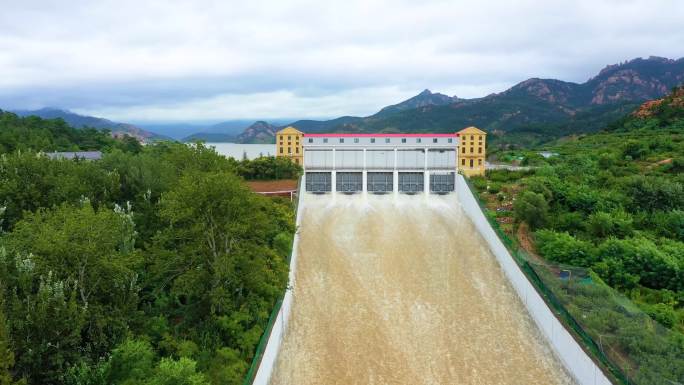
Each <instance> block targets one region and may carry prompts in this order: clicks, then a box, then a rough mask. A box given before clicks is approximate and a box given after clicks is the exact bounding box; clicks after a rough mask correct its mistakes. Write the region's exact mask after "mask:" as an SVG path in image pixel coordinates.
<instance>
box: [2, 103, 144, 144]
mask: <svg viewBox="0 0 684 385" xmlns="http://www.w3.org/2000/svg"><path fill="white" fill-rule="evenodd" d="M135 143H137V140H135V139H134V138H132V137H128V138H123V139H122V140H115V139H113V138H112V136H111V135H110V133H109V131H106V130H100V129H96V128H81V129H78V128H73V127H71V126H69V125H68V124H67V123H66V122H65V121H64V120H62V119H42V118H39V117H37V116H27V117H19V116H18V115H16V114H13V113H11V112H4V111H2V110H0V153H7V152H13V151H16V150H20V151H26V150H34V151H37V150H41V151H79V150H83V151H87V150H102V149H105V148H112V147H120V146H121V145H122V144H125V145H128V146H130V145H135ZM138 147H140V146H139V145H138Z"/></svg>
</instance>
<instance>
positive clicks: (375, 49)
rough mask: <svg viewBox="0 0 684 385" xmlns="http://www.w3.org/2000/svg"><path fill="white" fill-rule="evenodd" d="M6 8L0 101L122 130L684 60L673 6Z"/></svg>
mask: <svg viewBox="0 0 684 385" xmlns="http://www.w3.org/2000/svg"><path fill="white" fill-rule="evenodd" d="M0 2H1V12H0V108H2V109H35V108H41V107H46V106H52V107H61V108H66V109H71V110H74V111H77V112H79V113H84V114H90V115H95V116H103V117H107V118H110V119H114V120H119V121H127V122H174V121H185V122H187V121H211V120H215V121H218V120H228V119H254V118H264V119H274V118H304V117H309V118H323V117H335V116H340V115H368V114H372V113H374V112H376V111H377V110H378V109H380V108H381V107H382V106H385V105H388V104H393V103H396V102H398V101H400V100H402V99H405V98H407V97H410V96H413V95H414V94H416V93H418V92H420V91H422V90H423V89H425V88H429V89H431V90H432V91H439V92H442V93H446V94H449V95H458V96H460V97H479V96H484V95H487V94H489V93H492V92H500V91H502V90H505V89H506V88H508V87H510V86H512V85H514V84H515V83H518V82H519V81H522V80H524V79H526V78H529V77H548V78H557V79H562V80H567V81H575V82H584V81H586V80H587V78H589V77H590V76H592V75H594V74H596V73H597V72H598V71H599V70H600V69H601V68H603V67H604V66H605V65H607V64H611V63H617V62H620V61H624V60H627V59H631V58H635V57H646V56H649V55H657V56H665V57H670V58H679V57H682V56H684V24H683V23H684V22H683V21H684V1H680V0H615V1H613V0H576V1H560V0H559V1H548V0H521V1H513V0H511V1H504V0H501V1H459V0H444V1H432V0H420V1H417V0H407V1H403V0H391V1H390V0H380V1H373V0H342V1H321V0H311V1H309V0H273V1H261V0H249V1H245V0H240V1H227V0H217V1H208V0H207V1H200V0H187V1H175V0H157V1H142V0H130V1H129V0H97V1H93V0H22V1H13V0H0Z"/></svg>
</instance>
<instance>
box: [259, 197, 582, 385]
mask: <svg viewBox="0 0 684 385" xmlns="http://www.w3.org/2000/svg"><path fill="white" fill-rule="evenodd" d="M300 202H301V203H300V204H301V207H300V218H299V219H300V228H299V242H298V244H297V245H296V249H297V250H296V252H297V253H298V262H297V266H296V270H295V272H294V274H295V277H296V279H295V280H294V284H293V285H292V288H291V290H292V298H293V300H292V307H291V314H289V320H288V321H287V323H286V326H284V327H283V332H282V343H281V344H280V346H279V349H278V353H277V356H276V358H275V363H274V367H273V372H272V373H271V375H270V380H269V383H270V384H272V385H307V384H311V385H313V384H316V385H325V384H331V385H332V384H340V385H353V384H359V385H362V384H364V385H365V384H372V385H390V384H393V385H394V384H396V385H399V384H407V385H414V384H431V385H432V384H464V385H467V384H473V385H474V384H478V385H494V384H511V385H523V384H545V385H546V384H573V383H574V381H573V379H572V377H571V376H570V375H569V374H568V373H567V372H566V370H565V369H564V366H563V364H562V363H561V361H560V360H559V359H558V358H557V357H556V355H555V354H554V353H553V350H552V348H551V347H550V346H549V345H548V344H547V342H546V339H545V338H544V337H543V336H542V334H541V332H540V330H539V329H538V327H537V325H536V324H535V323H534V321H533V320H532V318H531V317H530V315H529V313H528V312H527V310H526V309H525V306H524V304H523V302H522V301H521V300H520V298H519V297H518V296H517V295H516V292H515V290H514V288H513V287H512V285H511V283H510V282H509V281H508V280H507V278H506V276H505V275H504V272H503V270H502V269H501V267H500V265H499V264H498V262H497V260H496V258H495V257H494V255H493V254H492V252H491V251H490V250H489V248H488V247H487V244H486V243H485V241H484V239H483V238H482V236H481V235H480V233H479V232H478V231H477V230H476V228H475V226H474V225H473V223H472V222H471V221H470V220H469V219H468V218H467V217H466V215H465V213H464V210H463V209H462V208H461V205H460V203H459V202H458V199H457V197H456V194H448V195H436V194H424V195H423V194H421V195H414V196H411V195H403V194H399V195H384V196H383V195H372V194H356V195H343V194H337V195H336V196H330V195H313V194H303V195H302V197H301V201H300Z"/></svg>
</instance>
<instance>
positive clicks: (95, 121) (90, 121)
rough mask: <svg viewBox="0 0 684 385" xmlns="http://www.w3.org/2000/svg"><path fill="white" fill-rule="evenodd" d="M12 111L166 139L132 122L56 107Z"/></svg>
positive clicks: (140, 137)
mask: <svg viewBox="0 0 684 385" xmlns="http://www.w3.org/2000/svg"><path fill="white" fill-rule="evenodd" d="M13 112H14V113H16V114H17V115H19V116H31V115H35V116H38V117H41V118H43V119H57V118H60V119H63V120H64V121H65V122H67V123H68V124H69V125H70V126H72V127H74V128H83V127H92V128H98V129H107V130H110V131H111V132H112V135H121V134H127V135H130V136H133V137H135V138H138V140H140V141H143V142H144V141H150V140H158V139H168V138H166V137H164V136H162V135H158V134H155V133H154V132H151V131H146V130H143V129H142V128H140V127H138V126H134V125H132V124H128V123H118V122H112V121H111V120H107V119H103V118H96V117H94V116H86V115H79V114H76V113H73V112H71V111H67V110H60V109H57V108H42V109H40V110H34V111H30V110H18V111H13Z"/></svg>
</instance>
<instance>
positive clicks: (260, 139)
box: [236, 120, 278, 144]
mask: <svg viewBox="0 0 684 385" xmlns="http://www.w3.org/2000/svg"><path fill="white" fill-rule="evenodd" d="M276 131H278V127H277V126H274V125H272V124H270V123H267V122H264V121H261V120H260V121H258V122H254V124H252V125H251V126H249V127H247V128H246V129H245V130H244V131H243V132H242V133H241V134H240V135H238V136H237V138H236V142H237V143H267V144H270V143H275V133H276Z"/></svg>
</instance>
